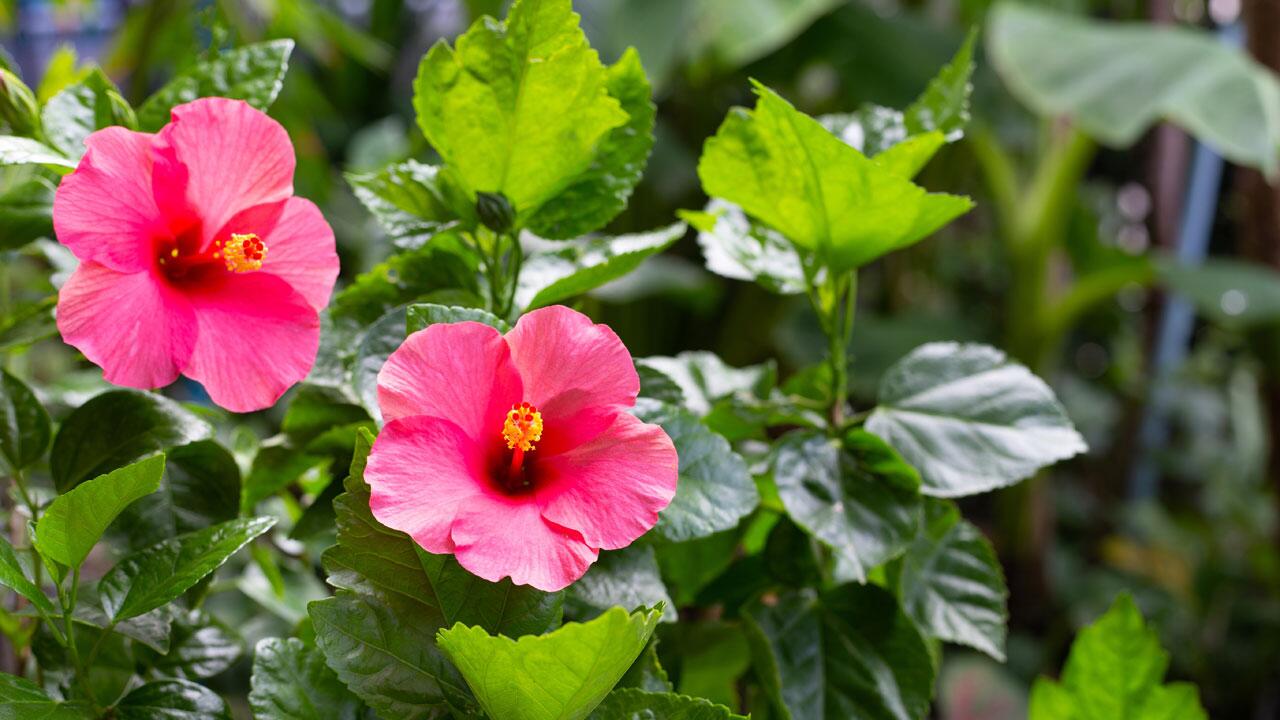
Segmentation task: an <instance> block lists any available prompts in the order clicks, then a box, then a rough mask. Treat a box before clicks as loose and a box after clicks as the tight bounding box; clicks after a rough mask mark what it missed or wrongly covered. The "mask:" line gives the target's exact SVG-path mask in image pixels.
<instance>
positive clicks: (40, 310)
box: [0, 295, 58, 351]
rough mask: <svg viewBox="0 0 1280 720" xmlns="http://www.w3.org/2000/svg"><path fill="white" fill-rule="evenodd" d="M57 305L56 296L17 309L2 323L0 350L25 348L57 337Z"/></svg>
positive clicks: (0, 325) (0, 327)
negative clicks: (54, 313) (55, 308)
mask: <svg viewBox="0 0 1280 720" xmlns="http://www.w3.org/2000/svg"><path fill="white" fill-rule="evenodd" d="M57 304H58V298H57V296H56V295H55V296H53V297H50V298H47V299H45V300H41V301H39V302H33V303H27V304H24V305H19V306H17V307H15V308H14V309H13V311H12V312H11V313H10V314H9V317H8V318H7V319H6V320H5V321H4V322H0V350H4V351H11V350H15V349H20V348H25V347H28V346H30V345H31V344H33V343H36V342H39V341H40V340H43V339H45V338H50V337H53V336H55V335H57V334H58V326H57V324H56V323H55V322H54V319H53V308H54V307H55V306H56V305H57Z"/></svg>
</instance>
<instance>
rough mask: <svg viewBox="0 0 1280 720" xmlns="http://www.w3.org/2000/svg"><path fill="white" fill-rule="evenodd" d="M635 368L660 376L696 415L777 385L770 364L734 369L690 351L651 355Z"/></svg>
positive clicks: (715, 358) (705, 354)
mask: <svg viewBox="0 0 1280 720" xmlns="http://www.w3.org/2000/svg"><path fill="white" fill-rule="evenodd" d="M636 366H637V367H640V368H647V369H649V370H652V371H656V372H658V373H661V374H662V376H663V377H665V378H667V379H669V380H670V381H671V382H673V383H674V384H675V386H676V387H677V388H679V390H680V394H681V395H682V396H683V400H682V401H681V404H682V405H683V406H684V407H685V408H687V409H688V410H689V411H690V412H692V413H694V414H695V415H699V416H704V415H706V414H707V413H709V412H711V408H712V406H714V405H715V404H716V402H717V401H719V400H723V399H724V398H727V397H730V396H733V395H736V394H738V393H751V394H753V395H763V394H765V393H767V392H768V391H769V389H770V388H772V387H773V385H774V383H775V382H776V381H777V377H778V370H777V368H776V367H774V365H773V363H772V362H769V363H761V364H760V365H750V366H747V367H742V368H736V367H733V366H732V365H729V364H728V363H726V362H725V361H724V360H721V359H720V358H719V357H718V356H717V355H716V354H715V353H711V352H706V351H701V350H689V351H685V352H682V353H680V354H679V355H676V356H674V357H667V356H662V355H653V356H650V357H646V358H639V359H637V360H636Z"/></svg>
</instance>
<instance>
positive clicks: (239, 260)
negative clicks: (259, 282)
mask: <svg viewBox="0 0 1280 720" xmlns="http://www.w3.org/2000/svg"><path fill="white" fill-rule="evenodd" d="M197 242H198V240H197V239H196V238H192V237H189V236H187V235H184V236H181V237H178V238H176V239H174V240H172V241H170V242H166V243H163V244H162V245H161V246H160V247H159V248H158V250H159V255H160V256H159V258H158V262H159V263H160V267H161V268H162V269H163V272H164V273H165V275H167V276H168V277H169V279H170V280H172V281H174V282H199V280H200V278H205V277H208V276H209V273H210V272H220V271H221V268H225V270H226V271H227V272H232V273H247V272H254V271H255V270H261V269H262V263H263V261H264V260H266V257H267V244H266V243H264V242H262V238H259V237H258V236H257V235H255V234H253V233H244V234H241V233H232V235H231V239H230V240H215V241H214V243H213V245H211V246H210V247H209V248H208V249H207V250H205V251H204V252H198V251H196V250H195V249H194V248H195V246H196V244H197ZM219 266H221V268H219Z"/></svg>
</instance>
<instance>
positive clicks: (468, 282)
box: [332, 236, 478, 325]
mask: <svg viewBox="0 0 1280 720" xmlns="http://www.w3.org/2000/svg"><path fill="white" fill-rule="evenodd" d="M473 268H474V261H473V260H470V259H469V256H468V255H467V254H466V251H465V250H464V249H463V248H462V247H461V245H460V244H459V243H458V242H457V241H456V240H454V239H452V238H448V237H447V236H445V237H442V238H438V239H437V240H436V241H433V242H432V243H431V244H429V245H426V246H423V247H421V248H418V249H416V250H410V251H407V252H403V253H400V254H398V255H393V256H391V258H389V259H388V260H387V261H386V262H384V263H382V264H380V265H378V266H376V267H374V268H373V269H372V270H370V271H369V272H366V273H364V274H362V275H360V277H358V278H356V280H355V282H353V283H351V285H350V286H348V287H347V288H346V289H345V290H343V291H342V292H340V293H338V294H337V295H336V296H335V297H334V299H333V307H332V312H333V315H334V317H335V318H350V319H354V320H356V321H357V322H359V323H360V324H362V325H368V324H370V323H373V322H374V321H376V320H377V319H378V318H380V317H382V316H383V315H384V314H386V312H387V311H388V310H390V309H392V308H394V307H398V306H400V305H404V304H406V303H410V302H413V301H415V300H418V299H419V298H422V297H423V296H426V295H428V294H430V293H432V292H437V291H443V290H458V291H462V292H463V293H467V294H471V295H474V294H475V293H476V292H478V287H477V285H476V279H475V275H474V273H473V272H472V270H473Z"/></svg>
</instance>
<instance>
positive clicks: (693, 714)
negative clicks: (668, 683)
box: [591, 688, 746, 720]
mask: <svg viewBox="0 0 1280 720" xmlns="http://www.w3.org/2000/svg"><path fill="white" fill-rule="evenodd" d="M591 718H592V720H746V718H744V717H743V716H741V715H735V714H733V713H732V712H730V710H729V708H727V707H725V706H723V705H716V704H715V703H713V702H711V701H710V700H704V699H702V698H696V697H689V696H688V695H676V694H675V693H659V692H645V691H644V690H637V689H635V688H624V689H622V690H614V691H613V692H611V693H609V695H608V696H607V697H605V699H604V702H602V703H600V706H599V707H597V708H596V711H595V712H594V713H592V714H591Z"/></svg>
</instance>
